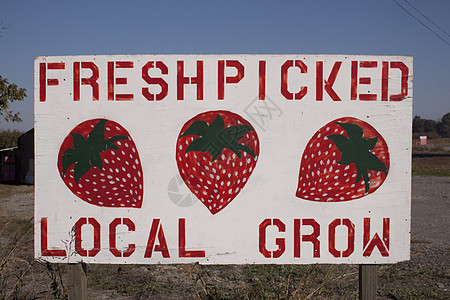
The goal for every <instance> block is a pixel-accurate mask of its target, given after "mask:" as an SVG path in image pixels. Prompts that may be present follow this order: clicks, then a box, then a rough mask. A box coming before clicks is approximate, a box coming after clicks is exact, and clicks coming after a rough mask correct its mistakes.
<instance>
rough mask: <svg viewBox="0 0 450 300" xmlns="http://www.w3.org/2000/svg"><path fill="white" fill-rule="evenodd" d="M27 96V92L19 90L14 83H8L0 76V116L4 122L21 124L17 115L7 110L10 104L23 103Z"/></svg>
mask: <svg viewBox="0 0 450 300" xmlns="http://www.w3.org/2000/svg"><path fill="white" fill-rule="evenodd" d="M26 96H27V90H26V89H23V88H19V87H18V86H17V85H16V84H14V83H9V82H8V79H6V78H3V77H2V76H0V116H2V118H4V119H5V120H6V122H9V121H11V122H21V121H22V119H21V118H20V117H19V113H15V112H13V111H12V110H10V109H9V105H10V102H14V101H23V100H24V99H25V97H26Z"/></svg>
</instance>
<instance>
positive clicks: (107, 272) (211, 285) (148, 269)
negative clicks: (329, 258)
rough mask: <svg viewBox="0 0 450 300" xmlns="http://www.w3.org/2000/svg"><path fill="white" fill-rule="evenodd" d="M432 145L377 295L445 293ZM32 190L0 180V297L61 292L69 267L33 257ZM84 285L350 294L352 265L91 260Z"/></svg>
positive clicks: (439, 172) (150, 292)
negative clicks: (407, 240) (408, 228)
mask: <svg viewBox="0 0 450 300" xmlns="http://www.w3.org/2000/svg"><path fill="white" fill-rule="evenodd" d="M444 145H445V144H444ZM414 147H415V146H414ZM415 152H420V151H415ZM430 152H433V151H422V154H423V155H422V156H420V157H414V158H413V174H414V176H413V181H412V189H413V191H412V240H411V242H412V243H411V260H410V261H407V262H401V263H398V264H394V265H379V266H378V297H379V298H380V299H449V298H450V258H449V257H450V256H449V249H450V244H449V241H450V236H449V234H448V228H450V220H449V216H448V211H449V208H450V199H449V197H450V157H448V156H438V157H436V156H429V154H430ZM33 192H34V189H33V186H16V185H0V259H1V264H0V299H65V298H66V297H67V283H66V279H67V278H66V267H67V266H66V265H64V264H46V263H45V262H38V261H34V260H33V222H34V220H33V201H34V195H33ZM88 289H89V298H90V299H180V298H181V299H331V298H332V299H355V298H357V297H358V266H356V265H307V266H303V265H244V266H235V265H230V266H202V265H197V264H194V265H192V264H190V265H126V266H124V265H89V266H88Z"/></svg>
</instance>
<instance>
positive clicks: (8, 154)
mask: <svg viewBox="0 0 450 300" xmlns="http://www.w3.org/2000/svg"><path fill="white" fill-rule="evenodd" d="M18 154H19V148H17V147H13V148H6V149H0V181H2V182H16V181H17V168H16V162H17V160H18Z"/></svg>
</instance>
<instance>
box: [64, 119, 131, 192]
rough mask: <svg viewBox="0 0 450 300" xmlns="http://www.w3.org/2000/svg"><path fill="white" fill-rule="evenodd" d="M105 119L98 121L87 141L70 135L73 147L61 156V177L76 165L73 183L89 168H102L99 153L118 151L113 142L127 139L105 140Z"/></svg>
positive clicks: (113, 138) (77, 135)
mask: <svg viewBox="0 0 450 300" xmlns="http://www.w3.org/2000/svg"><path fill="white" fill-rule="evenodd" d="M106 121H107V120H105V119H103V120H100V121H99V122H98V123H97V124H96V125H95V126H94V128H93V129H92V131H91V132H90V133H89V135H88V137H87V139H86V138H85V137H83V136H82V135H81V134H79V133H73V132H72V133H71V135H72V138H73V145H74V147H73V148H71V149H67V150H66V151H65V152H64V153H63V156H62V166H63V172H62V175H63V176H64V174H65V173H66V171H67V169H69V167H70V166H71V165H72V164H74V163H75V164H76V165H75V168H74V178H75V182H76V183H78V181H79V180H80V179H81V177H82V176H83V175H84V174H86V173H87V172H88V171H89V170H90V169H91V168H93V167H97V168H99V169H100V170H101V169H102V168H103V162H102V158H101V157H100V153H101V152H103V151H106V150H119V147H117V145H114V143H115V142H117V141H119V140H124V139H128V137H126V136H124V135H116V136H113V137H110V138H109V139H106V140H105V124H106Z"/></svg>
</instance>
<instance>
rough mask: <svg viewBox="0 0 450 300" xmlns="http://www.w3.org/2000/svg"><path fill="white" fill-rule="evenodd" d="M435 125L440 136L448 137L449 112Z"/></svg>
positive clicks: (449, 125) (449, 130)
mask: <svg viewBox="0 0 450 300" xmlns="http://www.w3.org/2000/svg"><path fill="white" fill-rule="evenodd" d="M437 127H438V132H439V134H440V135H441V137H447V138H448V137H450V112H449V113H446V114H445V115H444V116H443V117H442V119H441V121H440V122H439V123H438V126H437Z"/></svg>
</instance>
